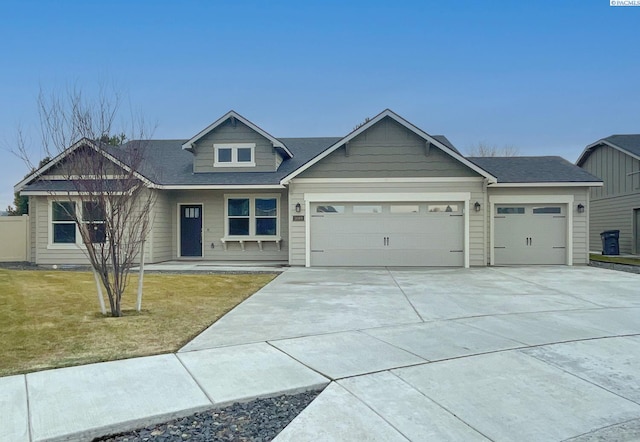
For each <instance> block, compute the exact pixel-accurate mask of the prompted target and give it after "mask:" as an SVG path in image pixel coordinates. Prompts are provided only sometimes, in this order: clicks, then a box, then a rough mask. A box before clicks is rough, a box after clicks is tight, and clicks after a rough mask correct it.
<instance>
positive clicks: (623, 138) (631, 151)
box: [576, 134, 640, 166]
mask: <svg viewBox="0 0 640 442" xmlns="http://www.w3.org/2000/svg"><path fill="white" fill-rule="evenodd" d="M603 145H604V146H609V147H612V148H614V149H616V150H619V151H621V152H624V153H626V154H627V155H630V156H632V157H633V158H635V159H637V160H640V134H627V135H611V136H608V137H607V138H603V139H601V140H598V141H596V142H595V143H592V144H590V145H588V146H587V147H586V148H585V149H584V151H583V152H582V154H581V155H580V157H579V158H578V160H577V161H576V164H577V165H578V166H582V165H583V164H584V162H585V161H586V160H587V158H589V155H591V153H592V152H593V151H594V150H596V149H597V148H598V147H600V146H603Z"/></svg>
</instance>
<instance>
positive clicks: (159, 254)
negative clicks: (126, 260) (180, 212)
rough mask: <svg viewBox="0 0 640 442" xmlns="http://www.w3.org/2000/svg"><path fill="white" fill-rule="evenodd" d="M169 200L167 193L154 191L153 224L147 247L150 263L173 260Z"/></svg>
mask: <svg viewBox="0 0 640 442" xmlns="http://www.w3.org/2000/svg"><path fill="white" fill-rule="evenodd" d="M171 220H172V217H171V199H170V197H169V195H168V194H167V192H158V191H156V200H155V204H154V207H153V223H152V225H151V232H150V235H149V243H150V245H149V246H148V247H149V248H150V249H151V257H150V258H151V262H162V261H169V260H170V259H172V258H173V236H172V221H171Z"/></svg>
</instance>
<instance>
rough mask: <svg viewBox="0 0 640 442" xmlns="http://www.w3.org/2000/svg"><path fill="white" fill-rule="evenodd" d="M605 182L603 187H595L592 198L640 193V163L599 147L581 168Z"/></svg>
mask: <svg viewBox="0 0 640 442" xmlns="http://www.w3.org/2000/svg"><path fill="white" fill-rule="evenodd" d="M581 167H582V168H583V169H585V170H586V171H588V172H590V173H592V174H593V175H595V176H597V177H598V178H600V179H602V181H604V186H603V187H594V188H593V189H592V190H591V198H592V199H594V200H596V199H599V198H606V197H610V196H619V195H628V194H630V193H640V173H633V172H639V171H640V161H638V160H637V159H635V158H632V157H630V156H629V155H627V154H625V153H623V152H620V151H619V150H617V149H614V148H612V147H609V146H602V147H598V148H597V149H596V150H595V151H593V152H592V153H591V155H589V157H588V158H587V160H586V161H585V162H584V164H583V165H582V166H581Z"/></svg>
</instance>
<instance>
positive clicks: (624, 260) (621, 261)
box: [589, 253, 640, 266]
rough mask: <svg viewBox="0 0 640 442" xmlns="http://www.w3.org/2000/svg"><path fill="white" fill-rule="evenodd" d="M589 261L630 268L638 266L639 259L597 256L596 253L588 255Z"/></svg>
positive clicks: (639, 264)
mask: <svg viewBox="0 0 640 442" xmlns="http://www.w3.org/2000/svg"><path fill="white" fill-rule="evenodd" d="M589 259H590V260H592V261H600V262H613V263H616V264H628V265H632V266H640V259H638V258H629V257H626V256H611V255H599V254H596V253H591V254H589Z"/></svg>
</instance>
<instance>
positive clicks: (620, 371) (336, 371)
mask: <svg viewBox="0 0 640 442" xmlns="http://www.w3.org/2000/svg"><path fill="white" fill-rule="evenodd" d="M324 386H326V388H325V390H324V391H323V392H322V393H321V394H320V395H319V396H318V397H317V398H316V399H315V401H313V402H312V403H311V405H309V407H307V409H305V410H304V411H303V412H302V413H301V414H300V415H299V416H298V417H297V418H296V419H295V420H294V421H293V422H291V424H290V425H289V426H288V427H287V428H286V429H285V430H284V431H283V432H282V433H281V434H280V435H279V436H278V438H277V440H278V441H280V442H283V441H317V440H321V441H367V440H370V441H375V440H380V441H394V440H401V441H406V440H412V441H423V440H438V441H439V440H454V441H460V440H464V441H468V440H471V441H472V440H495V441H513V440H518V441H563V440H576V441H596V440H617V441H624V440H626V441H631V440H640V276H639V275H632V274H628V273H621V272H615V271H610V270H604V269H598V268H591V267H574V268H571V267H527V268H525V267H522V268H483V269H437V270H434V269H416V270H406V269H403V270H393V269H391V270H389V269H372V270H365V269H303V268H292V269H289V270H287V271H286V272H285V273H283V274H282V275H280V276H278V277H277V278H276V279H275V280H274V281H272V282H271V283H270V284H268V285H267V286H266V287H264V288H263V289H262V290H260V291H259V292H258V293H256V294H255V295H253V296H252V297H250V298H249V299H247V300H246V301H245V302H243V303H242V304H240V305H239V306H237V307H236V308H235V309H234V310H233V311H231V312H230V313H228V314H227V315H225V316H224V317H223V318H222V319H220V320H219V321H218V322H216V323H215V324H214V325H212V326H211V327H210V328H209V329H207V330H206V331H205V332H203V333H202V334H201V335H199V336H198V337H196V338H195V339H194V340H193V341H191V342H190V343H189V344H188V345H186V346H185V347H184V348H183V349H182V350H181V351H180V352H178V353H177V354H167V355H158V356H149V357H143V358H134V359H127V360H121V361H112V362H104V363H97V364H90V365H84V366H78V367H68V368H61V369H56V370H46V371H41V372H35V373H28V374H26V375H17V376H8V377H2V378H0V440H10V441H17V442H20V441H25V442H28V441H31V442H36V441H54V440H55V441H57V440H91V438H93V437H95V436H101V435H105V434H109V433H114V432H119V431H125V430H127V429H133V428H137V427H140V426H144V425H149V424H152V423H157V422H162V421H165V420H168V419H171V418H174V417H177V416H185V415H188V414H191V413H193V412H196V411H201V410H204V409H209V408H212V407H221V406H224V405H226V404H229V403H233V402H236V401H244V400H250V399H253V398H256V397H262V396H275V395H279V394H282V393H295V392H298V391H304V390H309V389H317V388H320V387H324Z"/></svg>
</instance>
